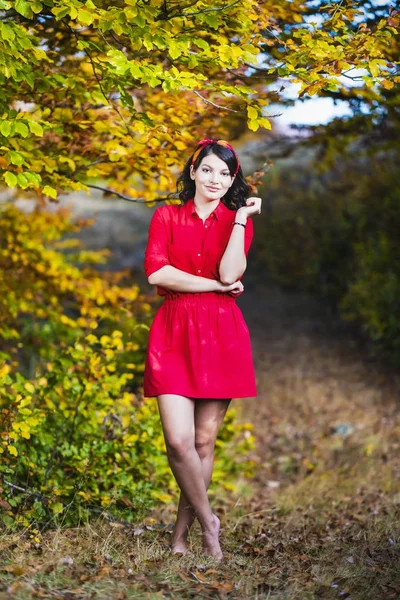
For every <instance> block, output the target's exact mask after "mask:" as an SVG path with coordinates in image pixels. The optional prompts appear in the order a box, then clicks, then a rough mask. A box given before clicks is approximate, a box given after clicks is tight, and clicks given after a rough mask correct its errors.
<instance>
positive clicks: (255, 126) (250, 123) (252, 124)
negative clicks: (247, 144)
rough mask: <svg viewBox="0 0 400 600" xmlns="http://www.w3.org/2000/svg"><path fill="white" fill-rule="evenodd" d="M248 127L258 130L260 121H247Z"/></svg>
mask: <svg viewBox="0 0 400 600" xmlns="http://www.w3.org/2000/svg"><path fill="white" fill-rule="evenodd" d="M247 127H248V128H249V129H251V131H257V129H258V128H259V127H260V125H259V124H258V121H252V120H251V121H247Z"/></svg>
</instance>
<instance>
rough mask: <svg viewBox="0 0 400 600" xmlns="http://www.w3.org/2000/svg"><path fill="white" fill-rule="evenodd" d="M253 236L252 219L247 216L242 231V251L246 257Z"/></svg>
mask: <svg viewBox="0 0 400 600" xmlns="http://www.w3.org/2000/svg"><path fill="white" fill-rule="evenodd" d="M253 236H254V225H253V221H252V219H251V217H248V218H247V222H246V229H245V232H244V253H245V255H246V258H247V255H248V253H249V250H250V246H251V242H252V241H253Z"/></svg>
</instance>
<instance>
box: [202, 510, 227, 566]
mask: <svg viewBox="0 0 400 600" xmlns="http://www.w3.org/2000/svg"><path fill="white" fill-rule="evenodd" d="M213 516H214V529H213V530H212V531H207V532H205V533H203V554H205V555H206V556H212V557H213V558H216V559H217V560H218V561H219V562H221V561H222V560H223V558H224V555H223V554H222V550H221V547H220V545H219V539H218V536H219V529H220V526H221V522H220V520H219V518H218V517H217V515H213Z"/></svg>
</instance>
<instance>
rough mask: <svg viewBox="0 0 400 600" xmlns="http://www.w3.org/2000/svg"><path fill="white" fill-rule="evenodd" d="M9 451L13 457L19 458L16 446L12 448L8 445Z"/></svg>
mask: <svg viewBox="0 0 400 600" xmlns="http://www.w3.org/2000/svg"><path fill="white" fill-rule="evenodd" d="M8 451H9V453H10V454H12V455H13V456H18V450H17V449H16V447H15V446H10V445H8Z"/></svg>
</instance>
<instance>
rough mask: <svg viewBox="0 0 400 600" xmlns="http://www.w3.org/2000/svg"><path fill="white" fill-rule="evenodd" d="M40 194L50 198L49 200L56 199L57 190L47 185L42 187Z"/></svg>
mask: <svg viewBox="0 0 400 600" xmlns="http://www.w3.org/2000/svg"><path fill="white" fill-rule="evenodd" d="M42 193H43V194H44V195H45V196H50V198H57V190H55V189H54V188H53V187H50V186H49V185H45V186H44V188H43V189H42Z"/></svg>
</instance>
